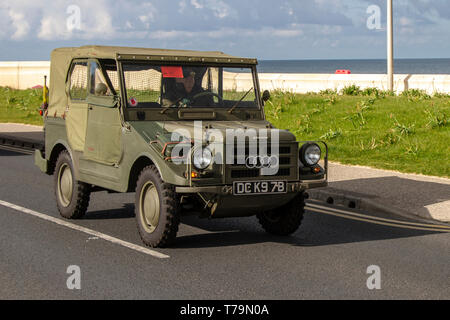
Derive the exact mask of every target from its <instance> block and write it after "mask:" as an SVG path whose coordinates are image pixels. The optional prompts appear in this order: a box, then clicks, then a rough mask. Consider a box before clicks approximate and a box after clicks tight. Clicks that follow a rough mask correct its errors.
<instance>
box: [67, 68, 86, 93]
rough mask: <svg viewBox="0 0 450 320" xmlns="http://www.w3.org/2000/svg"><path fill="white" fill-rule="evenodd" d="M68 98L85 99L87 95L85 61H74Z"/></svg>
mask: <svg viewBox="0 0 450 320" xmlns="http://www.w3.org/2000/svg"><path fill="white" fill-rule="evenodd" d="M69 94H70V98H71V99H72V100H85V99H86V97H87V62H75V63H73V65H72V73H71V74H70V89H69Z"/></svg>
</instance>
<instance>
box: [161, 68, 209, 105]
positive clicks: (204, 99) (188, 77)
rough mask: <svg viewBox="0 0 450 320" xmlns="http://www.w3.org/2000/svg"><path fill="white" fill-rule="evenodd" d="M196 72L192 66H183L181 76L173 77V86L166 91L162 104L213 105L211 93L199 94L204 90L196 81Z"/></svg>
mask: <svg viewBox="0 0 450 320" xmlns="http://www.w3.org/2000/svg"><path fill="white" fill-rule="evenodd" d="M195 75H196V73H195V71H194V69H193V68H183V78H175V86H174V87H173V88H172V90H170V91H169V92H167V94H166V98H165V99H163V105H164V106H171V105H177V106H180V105H181V106H194V107H198V106H201V107H209V106H213V105H214V100H213V98H212V96H211V95H201V96H198V95H199V94H201V93H203V92H206V90H204V89H203V88H202V86H201V84H198V83H197V82H196V77H195Z"/></svg>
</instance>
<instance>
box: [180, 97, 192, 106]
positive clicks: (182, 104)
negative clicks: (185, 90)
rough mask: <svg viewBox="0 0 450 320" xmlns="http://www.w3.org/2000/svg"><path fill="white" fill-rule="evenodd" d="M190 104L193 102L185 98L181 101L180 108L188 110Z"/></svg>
mask: <svg viewBox="0 0 450 320" xmlns="http://www.w3.org/2000/svg"><path fill="white" fill-rule="evenodd" d="M190 104H191V100H189V99H188V98H184V99H182V100H181V101H180V106H181V107H183V108H186V107H187V106H188V105H190Z"/></svg>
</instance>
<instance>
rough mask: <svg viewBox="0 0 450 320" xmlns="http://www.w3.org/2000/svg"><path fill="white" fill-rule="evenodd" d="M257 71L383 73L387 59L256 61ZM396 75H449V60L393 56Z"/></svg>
mask: <svg viewBox="0 0 450 320" xmlns="http://www.w3.org/2000/svg"><path fill="white" fill-rule="evenodd" d="M257 69H258V72H259V73H335V72H336V70H343V69H344V70H350V71H351V73H356V74H373V73H375V74H378V73H379V74H385V73H387V61H386V60H385V59H379V60H375V59H374V60H258V66H257ZM394 73H396V74H450V59H395V60H394Z"/></svg>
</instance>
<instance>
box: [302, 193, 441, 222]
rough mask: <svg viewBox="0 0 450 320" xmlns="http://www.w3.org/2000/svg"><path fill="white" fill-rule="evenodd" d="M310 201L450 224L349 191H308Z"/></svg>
mask: <svg viewBox="0 0 450 320" xmlns="http://www.w3.org/2000/svg"><path fill="white" fill-rule="evenodd" d="M307 193H308V199H310V200H316V201H320V202H325V203H327V204H331V205H336V206H340V207H345V208H351V209H360V210H367V211H369V212H370V211H372V212H373V211H376V212H380V213H385V214H388V215H397V216H402V217H405V218H413V219H415V220H421V221H423V222H435V223H449V221H445V220H438V219H433V218H432V217H430V216H423V215H420V214H418V213H412V212H409V211H406V210H403V209H400V208H397V207H393V206H391V205H389V206H387V205H384V204H382V203H380V202H381V201H382V199H380V198H377V197H373V198H370V196H367V197H364V196H359V195H355V194H353V193H351V192H349V191H345V190H341V189H334V188H331V187H327V188H324V189H311V190H307Z"/></svg>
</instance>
